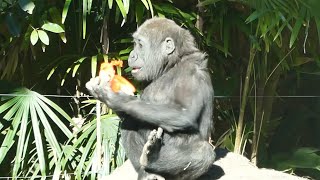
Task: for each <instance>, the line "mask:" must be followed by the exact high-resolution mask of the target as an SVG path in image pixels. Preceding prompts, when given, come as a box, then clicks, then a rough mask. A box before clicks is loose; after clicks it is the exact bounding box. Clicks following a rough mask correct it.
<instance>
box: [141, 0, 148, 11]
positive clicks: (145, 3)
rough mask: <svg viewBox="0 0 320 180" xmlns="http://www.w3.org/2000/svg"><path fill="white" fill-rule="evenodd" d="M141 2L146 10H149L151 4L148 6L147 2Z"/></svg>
mask: <svg viewBox="0 0 320 180" xmlns="http://www.w3.org/2000/svg"><path fill="white" fill-rule="evenodd" d="M141 2H142V3H143V5H144V7H146V9H148V10H149V4H148V2H147V0H141Z"/></svg>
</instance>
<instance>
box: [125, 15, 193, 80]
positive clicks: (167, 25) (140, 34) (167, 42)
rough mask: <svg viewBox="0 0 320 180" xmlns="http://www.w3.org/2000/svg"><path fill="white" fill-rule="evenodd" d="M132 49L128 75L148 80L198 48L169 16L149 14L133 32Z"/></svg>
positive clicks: (188, 34) (154, 77) (187, 33)
mask: <svg viewBox="0 0 320 180" xmlns="http://www.w3.org/2000/svg"><path fill="white" fill-rule="evenodd" d="M133 39H134V49H133V50H132V52H131V53H130V56H129V60H128V62H129V66H130V67H132V75H133V76H134V77H135V78H136V79H137V80H145V81H152V80H154V79H156V78H158V77H159V76H161V75H162V74H163V73H164V72H166V71H167V70H168V69H170V68H171V67H173V66H174V65H175V64H177V63H178V61H179V60H181V58H182V56H183V55H188V54H191V53H193V52H195V51H198V49H197V48H196V46H195V42H194V38H193V36H192V35H191V34H190V33H189V31H187V30H185V29H183V28H181V27H179V26H178V25H177V24H175V23H174V22H173V21H172V20H169V19H164V18H152V19H150V20H147V21H146V22H145V23H144V24H143V25H142V26H141V27H139V28H138V30H137V31H136V32H135V33H134V34H133Z"/></svg>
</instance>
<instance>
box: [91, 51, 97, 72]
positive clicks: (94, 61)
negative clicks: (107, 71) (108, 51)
mask: <svg viewBox="0 0 320 180" xmlns="http://www.w3.org/2000/svg"><path fill="white" fill-rule="evenodd" d="M96 74H97V56H92V57H91V77H96Z"/></svg>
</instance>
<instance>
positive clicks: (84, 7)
mask: <svg viewBox="0 0 320 180" xmlns="http://www.w3.org/2000/svg"><path fill="white" fill-rule="evenodd" d="M87 14H88V1H87V0H83V1H82V38H83V39H85V38H86V34H87Z"/></svg>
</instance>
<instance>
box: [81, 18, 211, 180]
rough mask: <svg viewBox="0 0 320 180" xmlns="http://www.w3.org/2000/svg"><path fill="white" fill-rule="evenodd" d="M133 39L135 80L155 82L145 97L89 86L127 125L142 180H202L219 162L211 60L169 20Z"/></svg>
mask: <svg viewBox="0 0 320 180" xmlns="http://www.w3.org/2000/svg"><path fill="white" fill-rule="evenodd" d="M133 38H134V49H133V51H132V52H131V53H130V56H129V66H130V67H132V75H133V76H134V78H136V79H137V80H140V81H147V82H149V84H148V86H147V87H146V88H145V89H144V91H143V92H142V94H141V97H140V98H138V97H135V96H129V95H126V94H123V93H114V92H113V91H112V90H111V89H110V88H109V86H108V84H107V82H104V81H103V80H100V79H99V78H98V77H97V78H93V79H91V80H90V81H89V82H88V83H87V84H86V86H87V88H88V90H89V91H90V93H91V94H92V95H93V96H94V97H95V98H97V99H100V100H101V101H103V102H105V103H106V104H107V105H108V106H109V107H110V108H112V109H113V110H114V111H115V112H116V113H117V114H118V116H119V117H121V119H122V120H123V121H122V124H121V134H122V142H123V146H124V148H125V150H126V153H127V156H128V158H129V159H130V160H131V162H132V164H133V166H134V168H135V169H136V170H137V171H138V173H139V179H161V176H162V177H164V178H165V179H179V180H180V179H181V180H183V179H190V180H193V179H197V178H199V177H200V176H202V175H203V174H205V173H206V172H207V171H208V169H209V168H210V166H211V165H212V163H213V162H214V159H215V153H214V149H213V147H212V146H211V145H210V144H209V142H208V140H209V136H210V133H211V128H212V104H213V103H212V101H213V89H212V85H211V79H210V76H209V74H208V72H207V59H206V55H205V54H204V53H202V52H200V51H199V49H197V48H196V45H195V41H194V38H193V37H192V35H191V34H190V33H189V32H188V31H187V30H185V29H183V28H181V27H179V26H178V25H177V24H175V23H174V22H173V21H171V20H168V19H164V18H153V19H150V20H147V21H146V22H145V23H144V24H143V25H141V26H140V27H139V28H138V30H137V31H136V32H135V33H134V34H133ZM158 127H160V128H159V129H158V131H156V130H154V129H157V128H158ZM161 130H163V132H161ZM150 133H151V134H150ZM148 140H149V141H148ZM147 141H148V143H147ZM146 143H147V144H146ZM145 144H146V146H145V147H144V145H145ZM140 156H141V159H140ZM150 174H151V175H152V174H153V175H155V176H154V177H155V178H153V176H151V175H150ZM156 175H160V176H158V177H157V176H156Z"/></svg>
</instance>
